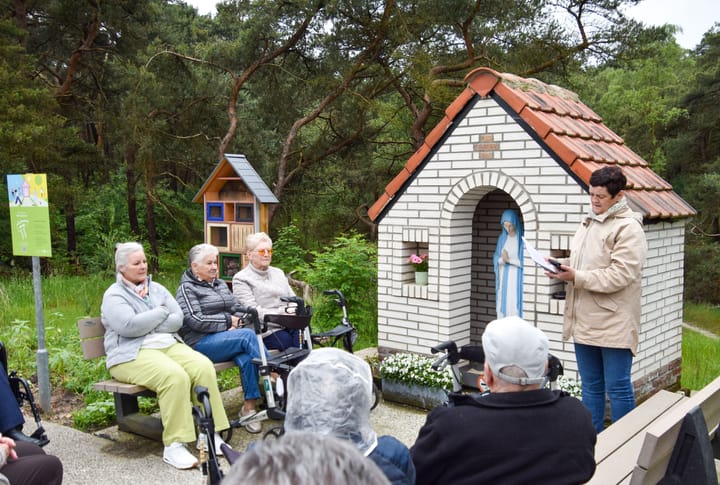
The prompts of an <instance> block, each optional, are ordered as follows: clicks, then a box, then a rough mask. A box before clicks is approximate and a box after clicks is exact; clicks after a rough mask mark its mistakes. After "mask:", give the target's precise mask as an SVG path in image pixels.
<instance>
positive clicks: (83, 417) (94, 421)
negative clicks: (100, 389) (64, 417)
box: [72, 400, 115, 431]
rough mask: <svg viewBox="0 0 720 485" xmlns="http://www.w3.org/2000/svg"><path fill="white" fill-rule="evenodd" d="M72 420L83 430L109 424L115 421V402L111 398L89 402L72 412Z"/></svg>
mask: <svg viewBox="0 0 720 485" xmlns="http://www.w3.org/2000/svg"><path fill="white" fill-rule="evenodd" d="M72 420H73V426H74V427H76V428H78V429H81V430H83V431H88V430H90V429H97V428H102V427H106V426H109V425H110V424H112V423H113V422H114V421H115V404H114V403H113V401H112V400H109V401H95V402H91V403H90V404H88V405H87V406H85V407H84V408H82V409H78V410H77V411H75V412H74V413H72Z"/></svg>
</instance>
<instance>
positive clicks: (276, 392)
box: [221, 290, 380, 442]
mask: <svg viewBox="0 0 720 485" xmlns="http://www.w3.org/2000/svg"><path fill="white" fill-rule="evenodd" d="M325 294H326V295H335V296H337V297H338V300H336V303H337V304H338V305H340V306H341V308H342V309H343V320H342V322H341V323H340V324H339V325H338V326H336V327H335V328H333V329H332V330H330V331H328V332H321V333H317V334H313V333H312V332H311V328H310V321H311V319H312V315H313V310H312V306H310V305H305V301H304V300H303V299H302V298H300V297H299V296H294V295H293V296H289V297H282V298H281V299H280V300H281V301H283V302H285V303H287V307H286V309H285V313H279V314H267V315H265V316H264V318H263V322H260V320H259V318H258V314H257V310H255V309H254V308H241V307H237V308H236V309H235V311H236V312H237V313H245V317H244V320H246V321H248V322H249V323H251V324H252V328H253V329H254V331H255V335H256V336H257V339H258V345H259V346H260V348H262V347H263V337H262V334H263V333H264V332H266V331H267V325H268V323H274V324H276V325H279V326H281V327H283V328H285V329H288V330H297V332H298V340H297V342H296V343H297V345H293V346H291V347H288V348H286V349H284V350H282V351H280V352H277V353H273V354H271V355H270V358H269V359H268V358H266V356H265V355H264V354H261V358H260V359H253V363H254V364H256V365H257V366H258V368H259V370H260V377H261V385H262V386H263V390H264V392H265V404H264V406H265V408H266V409H264V410H262V411H260V412H258V413H256V414H253V415H250V416H246V417H240V418H238V419H235V420H231V421H230V428H229V429H227V430H225V431H223V432H222V433H221V436H222V437H223V439H224V440H225V441H226V442H227V441H230V439H231V438H232V432H233V429H234V428H240V427H243V426H245V425H247V424H250V423H256V422H261V421H264V420H266V419H268V418H269V419H274V420H278V421H283V420H284V418H285V406H286V403H287V395H286V392H285V385H284V383H285V382H287V378H288V375H289V374H290V371H291V370H292V369H293V368H294V367H295V366H296V365H297V364H298V363H300V362H301V361H302V360H303V359H305V358H306V357H307V356H308V355H309V354H310V352H312V349H313V345H315V346H316V347H317V346H327V345H328V344H329V345H334V344H335V343H338V342H341V343H342V345H343V348H344V349H345V350H346V351H348V352H350V353H352V351H353V344H354V343H355V339H356V338H357V330H356V329H355V327H354V326H353V325H352V324H351V323H350V321H349V320H348V319H347V312H346V309H345V298H344V296H343V295H342V293H340V291H339V290H328V291H326V292H325ZM271 375H272V376H274V386H273V382H272V380H273V379H271V377H270V376H271ZM379 396H380V393H379V391H378V390H377V388H376V387H375V385H374V384H373V404H372V408H371V409H374V408H375V407H376V406H377V405H378V403H379ZM282 433H283V428H282V425H278V426H274V427H272V428H270V429H269V430H268V431H267V432H266V433H265V434H264V436H263V437H264V438H265V439H268V438H270V439H272V438H277V437H278V436H280V435H281V434H282Z"/></svg>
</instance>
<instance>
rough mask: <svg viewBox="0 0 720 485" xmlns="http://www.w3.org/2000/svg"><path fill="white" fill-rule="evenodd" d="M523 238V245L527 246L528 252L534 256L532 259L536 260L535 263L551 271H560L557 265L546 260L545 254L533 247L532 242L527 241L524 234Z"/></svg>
mask: <svg viewBox="0 0 720 485" xmlns="http://www.w3.org/2000/svg"><path fill="white" fill-rule="evenodd" d="M522 240H523V246H525V249H526V250H527V252H528V254H529V255H530V257H531V258H532V260H533V261H535V263H536V264H537V265H538V266H540V267H541V268H543V269H544V270H546V271H550V272H551V273H557V272H558V269H557V268H556V267H555V266H553V265H552V264H550V263H548V262H547V261H546V260H545V256H543V255H542V254H540V253H539V252H538V250H537V249H535V248H534V247H533V245H532V244H530V243H529V242H528V241H527V239H525V237H524V236H523V238H522Z"/></svg>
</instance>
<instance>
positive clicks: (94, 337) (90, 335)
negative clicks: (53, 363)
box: [77, 317, 105, 360]
mask: <svg viewBox="0 0 720 485" xmlns="http://www.w3.org/2000/svg"><path fill="white" fill-rule="evenodd" d="M77 326H78V331H79V332H80V345H81V346H82V351H83V357H84V358H85V359H88V360H89V359H96V358H98V357H102V356H103V355H105V343H104V342H103V337H104V336H105V327H103V324H102V322H101V321H100V317H87V318H81V319H80V320H78V322H77Z"/></svg>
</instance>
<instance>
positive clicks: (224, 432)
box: [218, 423, 233, 443]
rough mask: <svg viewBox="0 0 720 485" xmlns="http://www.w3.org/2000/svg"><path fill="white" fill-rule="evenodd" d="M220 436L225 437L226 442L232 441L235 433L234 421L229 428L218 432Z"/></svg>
mask: <svg viewBox="0 0 720 485" xmlns="http://www.w3.org/2000/svg"><path fill="white" fill-rule="evenodd" d="M218 434H219V435H220V437H221V438H222V439H223V441H224V442H225V443H230V440H231V439H232V435H233V427H232V423H230V427H229V428H228V429H224V430H222V431H220V432H219V433H218Z"/></svg>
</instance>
